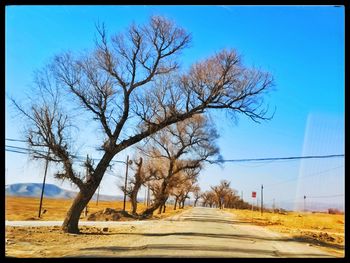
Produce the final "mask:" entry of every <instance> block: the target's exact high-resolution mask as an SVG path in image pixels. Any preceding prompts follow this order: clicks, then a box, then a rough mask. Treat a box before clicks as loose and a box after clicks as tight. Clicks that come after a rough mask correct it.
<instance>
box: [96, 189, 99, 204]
mask: <svg viewBox="0 0 350 263" xmlns="http://www.w3.org/2000/svg"><path fill="white" fill-rule="evenodd" d="M99 195H100V185H99V186H98V189H97V199H96V206H98V198H99Z"/></svg>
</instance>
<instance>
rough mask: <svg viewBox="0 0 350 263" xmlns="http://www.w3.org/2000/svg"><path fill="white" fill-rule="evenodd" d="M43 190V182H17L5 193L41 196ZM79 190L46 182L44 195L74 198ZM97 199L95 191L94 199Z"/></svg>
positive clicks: (107, 196)
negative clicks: (63, 187) (67, 188)
mask: <svg viewBox="0 0 350 263" xmlns="http://www.w3.org/2000/svg"><path fill="white" fill-rule="evenodd" d="M41 190H42V184H41V183H17V184H9V185H6V186H5V195H8V196H22V197H40V195H41ZM77 194H78V192H75V191H70V190H66V189H62V188H60V187H58V186H57V185H55V184H45V189H44V197H47V198H57V199H58V198H63V199H72V198H74V197H75V196H76V195H77ZM96 199H97V194H96V193H95V194H94V196H93V197H92V200H96ZM99 200H105V201H113V200H123V196H120V195H118V196H111V195H101V194H100V195H99Z"/></svg>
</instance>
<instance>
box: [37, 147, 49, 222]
mask: <svg viewBox="0 0 350 263" xmlns="http://www.w3.org/2000/svg"><path fill="white" fill-rule="evenodd" d="M49 155H50V149H49V150H48V151H47V157H46V163H45V173H44V180H43V186H42V188H41V196H40V204H39V214H38V217H39V218H40V215H41V207H42V204H43V197H44V189H45V181H46V174H47V167H48V166H49Z"/></svg>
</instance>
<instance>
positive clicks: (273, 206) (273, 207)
mask: <svg viewBox="0 0 350 263" xmlns="http://www.w3.org/2000/svg"><path fill="white" fill-rule="evenodd" d="M272 211H273V213H275V198H274V199H273V203H272Z"/></svg>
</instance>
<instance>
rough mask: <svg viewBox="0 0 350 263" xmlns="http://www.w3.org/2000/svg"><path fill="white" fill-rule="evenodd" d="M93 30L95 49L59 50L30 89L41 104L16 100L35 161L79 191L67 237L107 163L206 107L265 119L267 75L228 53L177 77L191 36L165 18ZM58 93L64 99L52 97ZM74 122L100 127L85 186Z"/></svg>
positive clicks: (66, 225) (66, 224)
mask: <svg viewBox="0 0 350 263" xmlns="http://www.w3.org/2000/svg"><path fill="white" fill-rule="evenodd" d="M97 32H98V34H97V35H98V37H97V40H96V47H95V49H94V50H93V51H91V52H90V51H84V52H81V53H80V55H76V54H74V53H72V52H64V53H62V54H59V55H57V56H55V57H54V59H53V60H52V63H50V65H48V66H47V67H45V68H44V69H43V70H42V71H40V72H39V73H38V77H37V81H36V82H35V84H36V85H35V86H34V87H33V88H34V89H35V88H37V89H38V90H40V92H39V96H40V97H41V99H38V97H37V96H34V97H33V100H32V101H31V103H30V104H29V105H28V106H23V105H20V104H19V103H18V102H16V101H14V104H15V105H16V106H17V107H18V109H19V110H20V111H21V112H22V113H23V114H24V116H26V117H27V118H26V119H27V120H29V123H28V126H27V129H26V130H27V133H26V134H27V139H28V144H29V147H30V148H31V149H32V152H33V156H34V157H35V158H48V159H49V160H51V161H54V162H56V163H57V165H60V167H61V170H60V171H59V172H58V173H57V174H56V177H58V178H61V179H68V180H69V181H71V182H72V183H73V184H75V185H76V186H77V187H78V188H79V190H80V192H79V193H78V195H77V196H76V198H75V199H74V201H73V203H72V205H71V207H70V208H69V210H68V212H67V215H66V217H65V219H64V222H63V226H62V228H63V230H64V231H66V232H70V233H79V228H78V222H79V218H80V214H81V212H82V211H83V209H84V208H85V206H86V205H87V204H88V202H89V201H90V199H91V197H92V196H93V194H94V193H95V191H96V189H97V188H98V186H99V184H100V182H101V180H102V178H103V176H104V174H105V171H106V169H107V168H108V167H109V165H110V163H111V161H112V159H113V158H114V157H115V156H116V155H117V154H118V153H120V152H121V151H123V150H125V149H126V148H128V147H130V146H132V145H134V144H136V143H138V142H140V141H141V140H143V139H145V138H147V137H148V136H150V135H152V134H154V133H155V132H157V131H160V130H162V129H163V128H164V127H167V126H168V125H171V124H174V123H177V122H179V121H183V120H186V119H188V118H191V117H193V116H195V115H197V114H202V113H205V112H207V110H209V109H226V110H228V111H229V112H231V113H233V114H235V113H242V114H244V115H247V116H248V117H250V118H251V119H252V120H253V121H259V120H264V119H269V118H270V117H267V116H266V114H267V108H265V107H262V104H263V94H264V92H265V91H267V90H269V88H270V87H271V86H272V77H271V75H270V74H268V73H265V72H262V71H259V70H255V69H249V68H246V67H244V66H243V65H242V63H241V61H240V58H239V56H238V55H237V53H236V52H235V51H234V50H223V51H221V52H218V53H216V54H214V55H213V56H212V57H209V58H207V59H205V60H203V61H201V62H198V63H195V64H194V65H193V66H192V67H191V68H190V70H189V71H188V72H181V71H179V63H178V57H179V55H180V54H181V51H182V50H183V49H184V48H186V47H188V44H189V43H190V41H191V37H190V35H189V34H188V33H186V31H185V30H184V29H182V28H181V27H179V26H177V25H176V24H175V23H174V22H172V21H170V20H168V19H166V18H164V17H159V16H154V17H151V18H150V20H149V22H148V23H147V24H145V25H135V24H132V25H131V26H130V27H129V28H128V30H127V31H126V32H124V33H120V34H117V35H115V36H112V37H111V38H110V37H108V35H107V31H106V30H105V28H104V26H103V25H102V26H97ZM56 91H57V92H56ZM61 94H64V100H63V99H59V98H62V97H60V96H56V95H61ZM51 99H52V100H51ZM50 100H51V101H50ZM52 102H54V103H52ZM72 107H74V111H71V110H69V108H72ZM77 109H78V110H79V109H80V110H79V114H77V113H76V112H75V111H76V110H77ZM82 110H83V111H84V112H85V114H84V113H82ZM74 118H80V119H84V120H88V119H89V120H91V121H93V122H95V123H97V124H98V125H99V126H100V127H101V129H102V133H101V136H100V139H101V141H99V142H97V145H96V146H98V147H99V149H100V150H101V152H102V154H101V159H100V161H98V162H96V164H92V162H88V163H87V167H88V168H89V169H88V178H85V180H84V176H82V175H81V174H79V172H78V171H77V168H76V162H77V158H76V152H75V151H76V150H77V148H75V145H74V142H75V140H74V138H73V135H72V130H71V128H72V126H71V125H73V124H75V123H78V122H76V121H75V119H74ZM79 128H80V130H79V136H80V137H84V132H83V131H82V130H83V127H79ZM48 150H49V156H47V154H46V153H47V152H48ZM43 152H44V153H43Z"/></svg>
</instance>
